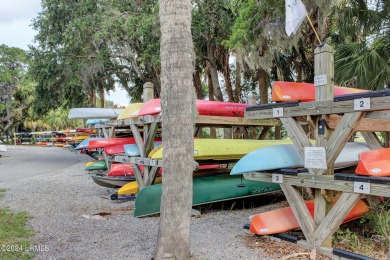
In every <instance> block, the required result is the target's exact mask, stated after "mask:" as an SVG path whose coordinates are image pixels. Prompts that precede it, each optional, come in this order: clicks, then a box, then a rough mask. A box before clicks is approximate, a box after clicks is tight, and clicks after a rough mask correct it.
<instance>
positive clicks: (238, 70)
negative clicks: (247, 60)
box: [234, 59, 241, 103]
mask: <svg viewBox="0 0 390 260" xmlns="http://www.w3.org/2000/svg"><path fill="white" fill-rule="evenodd" d="M234 92H235V98H234V101H235V102H237V103H239V102H240V99H241V98H240V97H241V64H240V62H239V61H238V59H236V84H235V90H234Z"/></svg>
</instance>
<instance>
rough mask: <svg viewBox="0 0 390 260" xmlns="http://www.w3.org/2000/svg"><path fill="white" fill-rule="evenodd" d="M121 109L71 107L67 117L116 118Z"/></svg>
mask: <svg viewBox="0 0 390 260" xmlns="http://www.w3.org/2000/svg"><path fill="white" fill-rule="evenodd" d="M122 112H123V109H114V108H94V107H87V108H85V107H83V108H72V109H71V110H70V111H69V114H68V118H69V119H95V118H96V119H100V118H102V119H109V118H112V119H116V118H117V117H118V116H119V114H120V113H122Z"/></svg>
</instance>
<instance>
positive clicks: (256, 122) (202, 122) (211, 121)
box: [195, 115, 281, 126]
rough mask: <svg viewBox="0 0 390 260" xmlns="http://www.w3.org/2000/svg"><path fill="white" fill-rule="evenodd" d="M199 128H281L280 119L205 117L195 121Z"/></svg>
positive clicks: (198, 117) (200, 116)
mask: <svg viewBox="0 0 390 260" xmlns="http://www.w3.org/2000/svg"><path fill="white" fill-rule="evenodd" d="M195 125H197V126H275V125H276V126H280V125H281V123H280V121H279V120H278V119H246V118H242V117H224V116H203V115H198V116H197V117H196V119H195Z"/></svg>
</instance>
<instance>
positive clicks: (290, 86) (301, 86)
mask: <svg viewBox="0 0 390 260" xmlns="http://www.w3.org/2000/svg"><path fill="white" fill-rule="evenodd" d="M367 91H368V90H365V89H357V88H346V87H339V86H335V87H334V95H335V96H341V95H347V94H356V93H362V92H367ZM315 92H316V91H315V86H314V84H312V83H299V82H287V81H274V84H273V87H272V101H274V102H288V101H302V102H309V101H315V99H316V93H315Z"/></svg>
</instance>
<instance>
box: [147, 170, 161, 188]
mask: <svg viewBox="0 0 390 260" xmlns="http://www.w3.org/2000/svg"><path fill="white" fill-rule="evenodd" d="M145 167H147V166H145ZM159 168H160V167H156V166H153V167H150V171H149V178H148V179H147V180H146V186H148V185H152V183H153V181H154V179H155V178H156V173H157V170H158V169H159Z"/></svg>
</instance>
